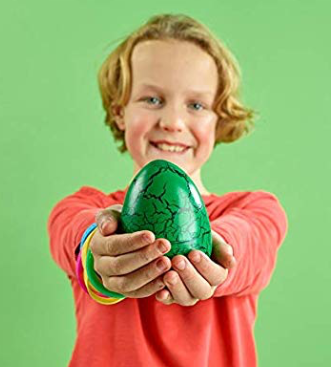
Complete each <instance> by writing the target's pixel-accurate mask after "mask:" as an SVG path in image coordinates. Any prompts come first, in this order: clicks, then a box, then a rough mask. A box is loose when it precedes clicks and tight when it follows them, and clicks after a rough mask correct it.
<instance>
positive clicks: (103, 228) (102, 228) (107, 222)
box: [101, 218, 112, 232]
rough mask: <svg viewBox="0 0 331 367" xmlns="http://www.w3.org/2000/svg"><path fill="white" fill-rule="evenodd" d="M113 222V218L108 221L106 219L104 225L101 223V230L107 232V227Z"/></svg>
mask: <svg viewBox="0 0 331 367" xmlns="http://www.w3.org/2000/svg"><path fill="white" fill-rule="evenodd" d="M111 222H112V219H111V218H107V219H105V220H104V221H103V222H102V223H101V230H102V232H104V231H106V230H107V225H108V224H109V223H111Z"/></svg>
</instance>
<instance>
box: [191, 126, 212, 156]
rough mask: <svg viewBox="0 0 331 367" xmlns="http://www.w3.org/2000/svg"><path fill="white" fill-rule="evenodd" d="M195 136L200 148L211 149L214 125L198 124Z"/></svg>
mask: <svg viewBox="0 0 331 367" xmlns="http://www.w3.org/2000/svg"><path fill="white" fill-rule="evenodd" d="M195 135H196V139H197V140H198V141H199V144H200V146H201V147H203V148H205V149H206V150H210V149H212V148H213V146H214V142H215V124H206V125H205V124H200V125H199V127H197V129H196V130H195ZM210 147H211V148H210Z"/></svg>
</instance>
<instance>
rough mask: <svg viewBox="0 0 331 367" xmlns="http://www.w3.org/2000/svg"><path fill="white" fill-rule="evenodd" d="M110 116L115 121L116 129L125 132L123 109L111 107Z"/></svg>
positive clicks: (116, 106) (118, 106) (121, 107)
mask: <svg viewBox="0 0 331 367" xmlns="http://www.w3.org/2000/svg"><path fill="white" fill-rule="evenodd" d="M111 111H112V114H113V116H114V119H115V123H116V125H117V127H118V128H119V129H120V130H122V131H124V130H125V124H124V107H123V106H120V105H112V107H111Z"/></svg>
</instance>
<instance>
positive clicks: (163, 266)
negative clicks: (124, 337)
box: [156, 259, 167, 271]
mask: <svg viewBox="0 0 331 367" xmlns="http://www.w3.org/2000/svg"><path fill="white" fill-rule="evenodd" d="M156 266H157V268H158V269H159V270H160V271H162V270H165V269H166V268H167V265H166V264H165V262H164V261H163V260H162V259H161V260H159V261H158V262H157V263H156Z"/></svg>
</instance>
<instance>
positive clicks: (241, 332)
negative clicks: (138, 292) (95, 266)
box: [48, 186, 288, 367]
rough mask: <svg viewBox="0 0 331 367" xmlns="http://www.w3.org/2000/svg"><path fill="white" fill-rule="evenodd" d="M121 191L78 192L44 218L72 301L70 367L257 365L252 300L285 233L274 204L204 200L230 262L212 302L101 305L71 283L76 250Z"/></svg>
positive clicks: (251, 195) (232, 195)
mask: <svg viewBox="0 0 331 367" xmlns="http://www.w3.org/2000/svg"><path fill="white" fill-rule="evenodd" d="M126 190H127V189H126ZM126 190H124V191H117V192H114V193H111V194H109V195H106V194H104V193H103V192H101V191H99V190H97V189H94V188H92V187H86V186H85V187H82V188H81V189H80V190H79V191H77V192H76V193H74V194H73V195H70V196H67V197H66V198H64V199H63V200H61V201H60V202H59V203H58V204H56V205H55V207H54V208H53V210H52V212H51V214H50V217H49V220H48V233H49V237H50V249H51V254H52V256H53V258H54V260H55V261H56V263H57V264H58V265H59V266H60V267H61V268H62V269H63V270H64V271H65V272H66V274H67V275H68V277H69V279H70V281H71V286H72V289H73V295H74V300H75V308H76V318H77V339H76V343H75V347H74V351H73V354H72V358H71V361H70V364H69V366H70V367H85V366H86V367H113V366H114V367H121V366H123V367H140V366H152V367H187V366H190V367H207V366H208V367H216V366H217V367H253V366H256V365H257V358H256V350H255V343H254V334H253V327H254V322H255V318H256V308H257V298H258V294H259V292H260V291H261V290H262V289H263V288H264V287H265V286H266V285H267V284H268V283H269V280H270V277H271V274H272V271H273V269H274V266H275V261H276V255H277V249H278V248H279V246H280V245H281V243H282V242H283V240H284V238H285V235H286V233H287V228H288V222H287V216H286V213H285V211H284V209H283V207H282V206H281V204H280V202H279V200H278V199H277V198H276V196H275V195H274V194H272V193H269V192H266V191H262V190H260V191H253V192H252V191H237V192H229V193H226V194H224V195H222V196H217V195H215V194H212V195H210V196H203V200H204V202H205V205H206V208H207V211H208V215H209V220H210V223H211V228H212V229H213V230H214V231H215V232H217V233H219V234H220V235H221V236H222V237H223V238H224V239H225V241H226V242H227V243H229V244H230V245H231V246H232V247H233V250H234V256H235V258H236V260H237V265H236V267H235V268H233V269H231V270H230V271H229V276H228V278H227V280H226V281H225V282H224V283H223V284H222V285H220V286H219V287H218V288H217V290H216V292H215V294H214V296H213V297H212V298H210V299H208V300H204V301H199V302H198V303H197V304H196V305H194V306H191V307H183V306H179V305H177V304H173V305H169V306H166V305H164V304H162V303H161V302H159V301H157V300H156V299H155V297H154V296H150V297H146V298H140V299H133V298H127V299H125V300H124V301H122V302H119V303H117V304H114V305H101V304H99V303H97V302H96V301H94V300H93V299H91V298H90V296H89V295H87V294H86V293H85V292H84V291H83V290H82V289H81V288H80V286H79V284H78V282H77V279H76V274H75V261H76V256H75V250H76V248H77V245H78V244H79V242H80V239H81V237H82V235H83V232H84V231H85V229H86V228H87V227H88V226H89V225H90V224H92V223H93V222H95V214H96V213H97V212H98V211H99V210H100V209H103V208H106V207H108V206H110V205H113V204H123V201H124V197H125V193H126Z"/></svg>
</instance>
